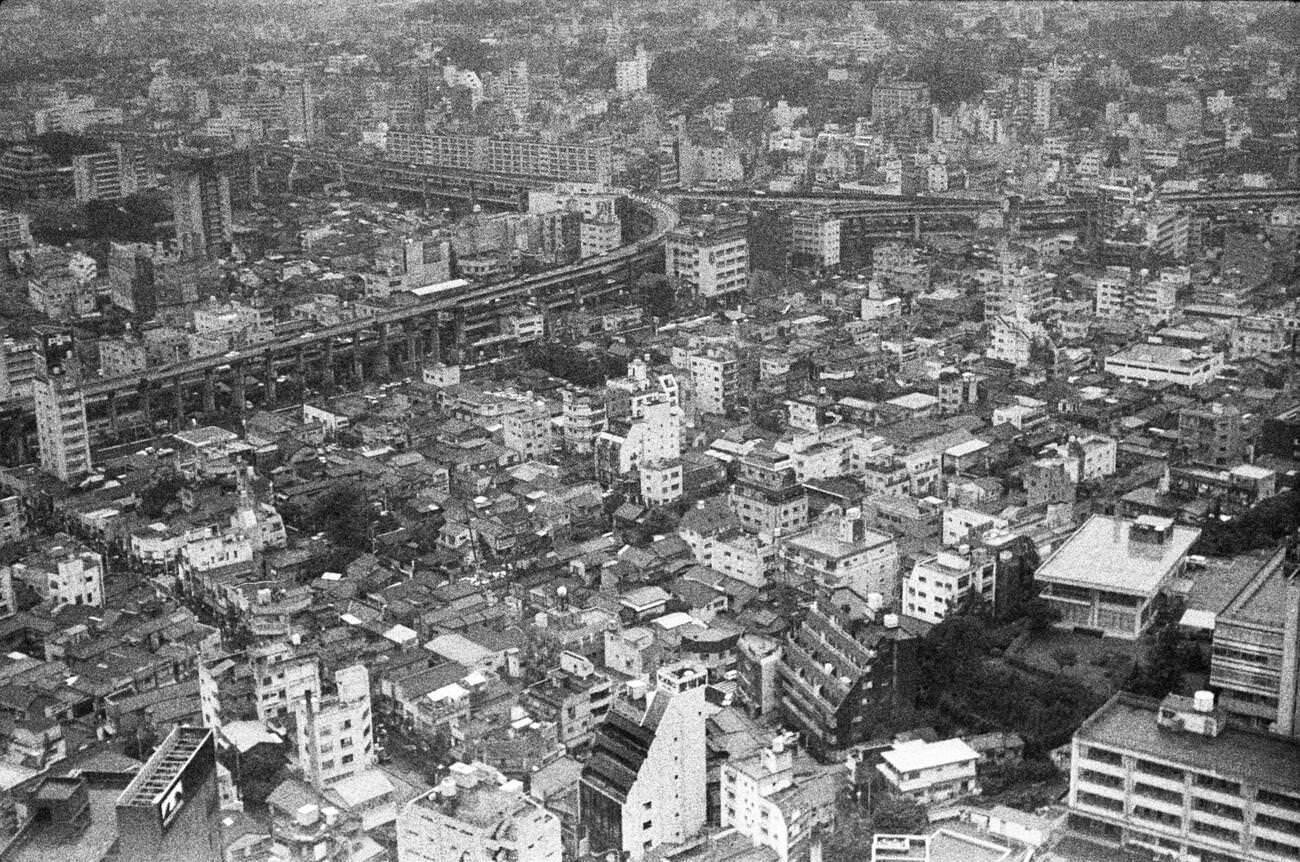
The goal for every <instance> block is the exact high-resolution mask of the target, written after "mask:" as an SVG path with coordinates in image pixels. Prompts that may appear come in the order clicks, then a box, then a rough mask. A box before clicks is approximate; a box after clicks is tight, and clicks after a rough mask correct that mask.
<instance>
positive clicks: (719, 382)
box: [687, 347, 740, 415]
mask: <svg viewBox="0 0 1300 862" xmlns="http://www.w3.org/2000/svg"><path fill="white" fill-rule="evenodd" d="M687 362H688V364H689V368H688V371H689V373H690V384H691V403H692V404H693V405H694V406H695V409H696V410H698V411H699V412H700V413H710V414H714V415H722V414H724V413H726V412H727V411H728V410H729V409H730V408H731V407H732V406H734V404H735V402H736V397H737V395H738V390H739V386H740V361H739V360H738V359H737V358H736V355H735V354H734V353H732V352H731V351H730V350H726V349H723V348H715V347H710V348H707V349H705V350H704V351H702V352H692V353H691V354H690V357H689V359H688V360H687Z"/></svg>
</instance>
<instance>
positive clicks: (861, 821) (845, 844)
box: [822, 791, 929, 862]
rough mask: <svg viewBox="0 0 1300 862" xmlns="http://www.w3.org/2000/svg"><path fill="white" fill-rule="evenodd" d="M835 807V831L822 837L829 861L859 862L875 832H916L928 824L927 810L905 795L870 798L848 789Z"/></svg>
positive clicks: (824, 851) (825, 853) (921, 830)
mask: <svg viewBox="0 0 1300 862" xmlns="http://www.w3.org/2000/svg"><path fill="white" fill-rule="evenodd" d="M836 808H837V811H836V824H835V831H834V832H832V833H830V834H828V835H823V836H822V841H823V842H824V843H823V846H822V858H823V859H825V860H826V862H860V860H861V859H862V858H863V854H864V852H865V848H867V847H870V846H871V836H872V835H874V834H875V833H877V832H881V833H886V834H895V835H915V834H917V833H919V832H924V831H925V830H926V827H927V826H928V825H929V818H928V817H927V816H926V813H925V809H924V808H922V807H921V806H920V805H918V804H917V803H916V802H914V801H912V800H911V799H909V798H907V797H906V796H893V795H888V794H883V793H880V794H874V795H873V798H871V799H870V800H868V798H867V796H866V795H865V794H864V795H862V796H856V795H854V794H853V793H850V792H848V791H845V792H844V793H843V794H841V796H840V798H839V799H838V800H837V805H836Z"/></svg>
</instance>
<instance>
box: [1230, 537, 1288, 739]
mask: <svg viewBox="0 0 1300 862" xmlns="http://www.w3.org/2000/svg"><path fill="white" fill-rule="evenodd" d="M1298 573H1300V553H1298V549H1297V545H1296V544H1295V542H1288V543H1287V545H1286V547H1283V548H1279V549H1277V550H1276V551H1275V552H1273V553H1272V554H1271V555H1270V556H1269V557H1268V559H1267V560H1265V561H1264V562H1263V564H1262V565H1261V566H1260V567H1259V568H1258V569H1257V570H1256V572H1255V574H1254V575H1253V576H1252V577H1251V578H1250V580H1249V581H1247V582H1246V585H1245V586H1243V587H1242V588H1241V590H1240V591H1239V592H1238V593H1237V595H1236V596H1234V597H1233V599H1232V601H1230V602H1229V603H1228V606H1227V607H1226V608H1224V609H1223V611H1222V612H1220V613H1219V614H1218V616H1217V618H1216V619H1215V621H1214V646H1213V649H1212V651H1211V654H1210V685H1212V686H1213V687H1214V688H1215V689H1216V690H1217V691H1218V692H1219V703H1220V705H1221V706H1222V707H1223V709H1224V710H1225V711H1226V712H1227V713H1228V717H1229V718H1231V719H1232V720H1233V721H1234V722H1236V723H1237V724H1239V725H1241V726H1243V727H1250V728H1256V729H1259V730H1269V731H1272V732H1274V733H1279V734H1284V735H1287V736H1300V703H1298V702H1297V700H1298V699H1300V574H1298Z"/></svg>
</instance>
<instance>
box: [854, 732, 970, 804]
mask: <svg viewBox="0 0 1300 862" xmlns="http://www.w3.org/2000/svg"><path fill="white" fill-rule="evenodd" d="M881 758H882V759H883V760H884V762H883V763H880V764H877V765H876V769H877V770H879V771H880V774H881V775H883V776H884V778H885V781H886V783H887V784H888V785H889V788H890V790H892V791H893V792H894V793H897V794H899V795H902V796H909V797H911V798H912V799H914V800H915V801H917V802H918V803H920V804H921V805H932V804H935V803H941V802H949V801H951V800H954V799H960V798H961V797H963V796H972V795H974V794H976V793H978V792H979V782H978V781H977V780H976V778H975V763H976V762H977V761H978V760H979V754H978V753H977V752H976V751H975V749H973V748H971V747H970V746H969V745H967V744H966V743H965V741H963V740H961V739H944V740H940V741H939V742H926V741H925V740H922V739H914V740H910V741H908V742H898V743H895V744H894V747H893V748H891V749H890V750H889V751H886V752H884V753H883V754H882V755H881Z"/></svg>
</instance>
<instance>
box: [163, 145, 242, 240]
mask: <svg viewBox="0 0 1300 862" xmlns="http://www.w3.org/2000/svg"><path fill="white" fill-rule="evenodd" d="M172 209H173V212H174V213H175V219H176V239H177V241H178V242H179V243H180V247H181V251H182V254H183V255H184V256H185V257H202V258H207V259H209V260H213V259H215V258H219V257H224V256H225V255H226V254H228V253H229V252H230V239H231V229H232V223H233V215H232V214H231V206H230V178H229V176H227V175H226V173H225V172H224V171H222V170H221V169H220V168H219V167H218V165H217V162H216V160H215V159H212V158H193V159H190V160H188V162H187V163H186V164H185V166H184V167H182V168H181V169H180V170H178V171H175V172H174V173H173V174H172Z"/></svg>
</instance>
